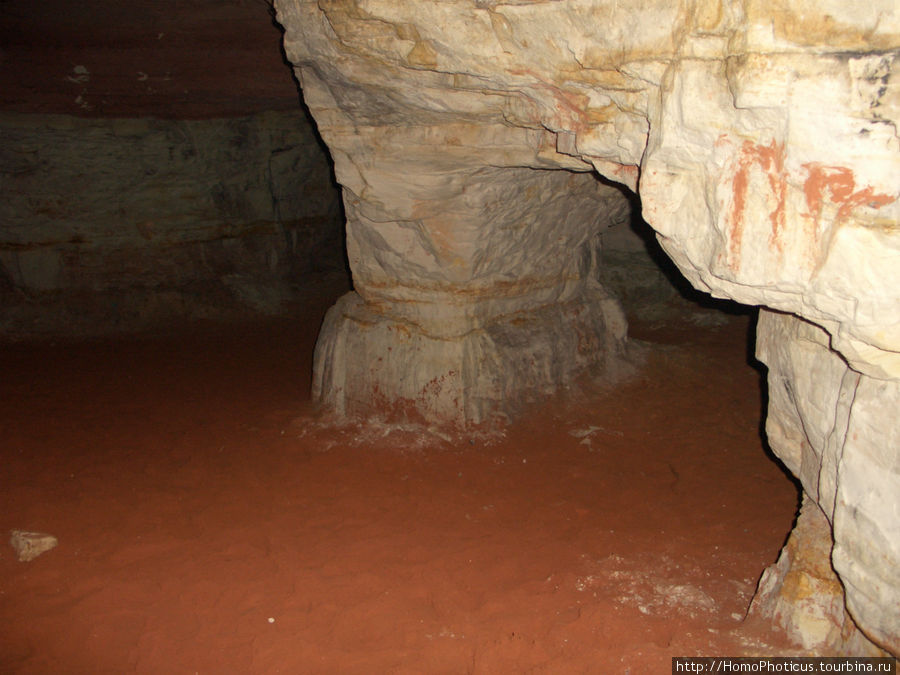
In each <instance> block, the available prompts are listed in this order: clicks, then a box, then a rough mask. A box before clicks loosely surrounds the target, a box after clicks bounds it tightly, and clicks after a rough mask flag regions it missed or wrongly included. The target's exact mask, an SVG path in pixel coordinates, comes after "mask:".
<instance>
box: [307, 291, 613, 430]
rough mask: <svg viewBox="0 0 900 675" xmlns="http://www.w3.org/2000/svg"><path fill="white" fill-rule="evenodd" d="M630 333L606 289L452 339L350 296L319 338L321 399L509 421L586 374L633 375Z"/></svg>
mask: <svg viewBox="0 0 900 675" xmlns="http://www.w3.org/2000/svg"><path fill="white" fill-rule="evenodd" d="M626 330H627V325H626V323H625V318H624V314H623V313H622V310H621V308H620V306H619V304H618V302H617V301H616V300H615V299H613V298H612V297H610V296H609V295H607V294H606V292H605V291H604V290H603V289H602V287H600V286H599V284H591V285H588V286H587V287H586V288H585V289H584V291H583V292H582V293H581V294H580V295H579V296H578V297H576V298H574V299H572V300H570V301H569V302H566V303H561V304H549V305H544V306H542V307H538V308H535V309H532V310H530V311H527V312H526V311H523V312H517V313H514V314H508V315H502V316H499V317H496V318H495V319H493V320H489V321H485V322H483V323H482V324H481V325H479V326H478V327H477V328H474V329H472V330H471V331H468V332H466V333H464V334H462V335H459V336H449V337H448V336H435V335H432V334H429V333H428V332H426V331H425V330H423V329H422V328H421V327H419V326H416V325H415V324H412V323H409V322H407V321H403V320H402V319H399V318H397V316H396V315H392V314H391V313H389V312H385V311H383V309H382V308H381V307H378V306H376V305H371V304H367V303H365V302H364V301H363V299H362V298H361V297H360V296H359V295H358V294H357V293H355V292H354V293H348V294H347V295H345V296H344V297H342V298H341V299H340V300H339V301H338V303H337V304H336V305H335V306H334V307H332V308H331V310H329V312H328V315H327V316H326V319H325V322H324V324H323V327H322V331H321V333H320V334H319V340H318V344H317V347H316V355H315V364H314V382H313V396H314V397H315V398H316V399H318V400H319V401H320V402H321V403H322V404H324V405H325V406H326V407H327V408H328V409H330V410H332V411H333V412H334V413H336V414H338V415H339V416H341V417H354V416H368V417H371V416H377V415H387V416H390V417H397V418H401V419H407V420H413V421H421V422H426V423H428V424H438V425H452V426H457V427H467V426H471V425H482V424H492V423H495V422H505V421H508V420H509V419H511V418H514V417H517V416H518V414H519V413H521V411H522V410H523V408H524V407H526V406H527V405H529V404H531V403H535V402H537V401H539V400H541V399H542V398H544V397H546V396H549V395H550V394H552V393H554V392H556V391H559V390H560V389H564V388H565V387H566V386H568V385H570V384H572V383H573V382H574V381H575V380H576V379H577V378H578V377H579V376H582V375H587V376H595V377H602V378H604V379H610V380H615V379H619V378H621V377H622V376H624V375H625V374H627V373H628V372H629V371H630V369H631V366H630V364H629V360H628V358H627V356H626V339H625V333H626Z"/></svg>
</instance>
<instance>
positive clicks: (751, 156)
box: [729, 140, 787, 269]
mask: <svg viewBox="0 0 900 675" xmlns="http://www.w3.org/2000/svg"><path fill="white" fill-rule="evenodd" d="M754 165H758V166H759V167H760V168H761V169H762V170H763V171H764V172H765V174H766V177H767V179H768V182H769V191H770V193H771V194H772V196H773V198H774V200H775V208H774V209H772V211H771V212H770V213H769V221H770V222H771V224H772V234H771V237H770V239H769V242H770V244H773V245H774V246H775V248H777V249H778V251H781V250H782V241H781V232H782V230H783V229H784V223H785V209H784V202H785V195H786V193H787V179H786V176H785V173H784V144H783V143H777V142H775V141H774V140H773V141H772V142H771V143H769V144H768V145H760V144H757V143H753V142H752V141H744V143H743V145H742V146H741V150H740V156H739V158H738V166H737V171H735V173H734V176H733V177H732V179H731V191H732V194H733V201H732V208H731V217H730V219H729V220H730V221H731V238H730V241H729V253H730V256H729V257H730V259H731V264H732V268H733V269H734V268H735V267H736V266H737V264H738V260H739V257H740V252H741V244H742V240H743V236H744V209H745V208H746V203H747V185H748V183H749V178H750V169H751V168H753V166H754Z"/></svg>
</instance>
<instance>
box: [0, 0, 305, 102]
mask: <svg viewBox="0 0 900 675" xmlns="http://www.w3.org/2000/svg"><path fill="white" fill-rule="evenodd" d="M299 100H300V99H299V93H298V91H297V87H296V83H295V81H294V79H293V77H292V74H291V70H290V68H289V67H288V65H287V64H286V63H285V61H284V59H283V56H282V51H281V31H280V29H279V27H278V26H277V24H276V23H275V22H274V21H273V17H272V11H271V7H270V6H269V4H268V2H266V0H0V110H6V111H18V112H42V113H65V114H73V115H81V116H90V117H123V116H140V117H143V116H151V117H166V118H170V117H179V118H204V117H224V116H232V115H242V114H247V113H251V112H256V111H260V110H273V109H285V108H295V107H298V106H299Z"/></svg>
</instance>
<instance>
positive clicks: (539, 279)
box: [313, 128, 627, 426]
mask: <svg viewBox="0 0 900 675" xmlns="http://www.w3.org/2000/svg"><path fill="white" fill-rule="evenodd" d="M430 131H431V132H432V133H435V131H436V130H430ZM437 131H438V132H441V130H437ZM421 134H422V130H420V129H415V128H413V129H411V130H410V131H409V136H408V137H407V138H405V139H404V138H399V139H398V138H396V137H395V138H393V139H392V142H396V143H398V146H399V148H403V147H409V146H410V145H413V144H414V143H416V142H419V140H420V135H421ZM399 148H398V149H399ZM372 149H374V152H371V150H372ZM397 154H398V155H400V156H394V157H390V156H384V155H380V154H379V152H378V146H377V145H374V144H373V145H372V146H370V157H371V160H370V162H369V163H368V165H367V166H365V167H359V166H358V165H355V166H354V169H356V171H355V172H353V175H354V176H358V177H359V182H353V183H351V182H350V181H346V182H345V183H344V204H345V210H346V213H347V251H348V257H349V262H350V267H351V270H352V272H353V283H354V288H355V291H354V292H352V293H350V294H348V295H347V296H345V297H344V298H342V299H341V300H340V302H338V304H337V305H336V306H335V307H334V308H332V309H331V310H330V312H329V314H328V316H327V318H326V320H325V323H324V325H323V328H322V331H321V333H320V336H319V341H318V345H317V348H316V355H315V364H314V391H313V393H314V395H315V396H316V398H318V399H319V400H320V401H321V402H323V403H325V404H326V405H327V406H328V407H329V408H331V409H333V410H334V411H336V412H337V413H339V414H341V415H373V414H387V415H391V416H397V415H399V416H401V417H404V418H410V419H415V420H420V421H427V422H429V423H449V424H455V425H461V426H466V425H470V424H483V423H489V422H491V421H492V420H493V418H495V417H498V416H499V417H506V416H510V415H514V414H515V413H516V412H517V411H519V410H520V409H521V408H522V406H523V405H525V404H527V403H528V402H530V401H534V400H537V399H539V398H540V397H541V396H545V395H547V394H549V393H552V392H553V391H556V390H558V389H559V388H561V387H564V386H566V385H567V384H569V383H571V382H572V381H573V379H574V378H576V377H577V376H578V375H580V374H586V373H589V372H593V373H595V374H596V373H598V372H601V371H610V370H615V369H616V367H617V361H618V360H619V359H620V357H621V356H622V352H623V349H624V340H625V330H626V326H625V321H624V316H623V315H622V313H621V310H620V309H619V306H618V303H617V302H616V301H615V300H614V299H612V298H611V297H609V296H607V294H606V293H605V292H604V290H603V289H602V287H601V286H600V285H599V283H598V282H597V281H596V276H597V271H596V260H597V246H598V239H599V234H600V233H601V232H602V230H603V228H604V227H606V226H607V225H608V224H609V223H610V222H612V221H613V220H616V219H621V218H623V217H625V215H626V212H627V204H626V202H625V200H624V198H623V197H622V195H621V193H620V192H619V191H617V190H616V189H614V188H611V187H608V186H605V185H603V184H602V183H600V182H599V181H598V180H597V179H596V178H595V177H594V176H592V175H590V174H587V173H575V172H570V171H550V170H545V169H532V168H512V167H490V166H478V165H475V166H471V165H470V166H463V165H462V164H461V163H459V162H452V161H449V160H445V161H443V162H438V163H437V165H436V162H435V161H434V159H432V158H422V157H416V156H414V155H409V156H406V157H403V156H402V153H400V152H398V153H397ZM372 155H374V156H372ZM346 161H349V160H346ZM340 173H341V174H342V175H346V174H347V173H351V172H350V170H349V169H345V168H343V167H342V168H341V169H340Z"/></svg>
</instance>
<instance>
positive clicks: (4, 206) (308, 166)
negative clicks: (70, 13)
mask: <svg viewBox="0 0 900 675" xmlns="http://www.w3.org/2000/svg"><path fill="white" fill-rule="evenodd" d="M0 141H2V142H0V189H2V192H3V200H2V201H0V222H2V224H3V227H2V229H0V294H2V295H3V298H4V302H3V304H2V312H0V325H2V328H3V330H4V331H5V332H9V333H17V334H21V333H22V332H28V331H33V332H42V330H41V328H42V329H43V332H47V331H50V332H52V331H53V330H54V329H57V330H63V331H72V330H77V329H78V327H77V325H76V324H77V321H78V319H77V318H75V317H72V316H68V313H67V312H61V311H60V309H59V307H57V306H63V307H71V308H73V309H74V310H75V314H76V315H81V316H82V317H84V318H85V319H87V320H89V321H90V322H91V324H92V326H86V327H85V329H88V328H94V329H97V330H99V329H100V328H101V327H102V326H105V325H107V324H109V323H110V322H111V321H113V319H115V320H116V321H118V322H119V323H120V324H139V323H141V321H142V318H154V317H155V318H160V317H162V316H165V315H166V314H185V315H190V314H192V313H196V312H197V311H198V307H200V306H201V305H202V304H203V301H204V298H205V301H206V304H207V305H208V306H209V308H208V311H213V307H212V306H213V305H218V306H220V307H222V306H223V305H228V304H232V305H234V304H244V305H248V306H250V307H251V308H252V309H255V310H263V311H275V310H277V309H278V307H279V305H280V303H281V302H283V301H284V300H285V299H288V298H289V296H290V289H289V288H288V285H289V283H290V282H291V281H292V280H296V279H298V278H299V276H300V275H301V274H302V273H304V272H306V271H308V270H309V269H310V268H311V267H314V266H319V267H327V266H329V265H331V266H334V267H340V266H341V265H342V260H341V256H342V253H341V247H340V244H339V241H340V233H341V225H340V203H339V197H338V195H337V193H336V191H335V190H334V189H333V187H332V184H331V180H330V175H331V173H330V168H329V165H328V162H327V159H326V156H325V153H324V152H323V151H322V149H321V147H320V145H319V144H318V142H317V140H316V138H315V136H314V133H313V130H312V128H311V127H310V125H309V124H308V122H307V120H306V118H305V116H304V114H303V113H302V112H300V111H299V110H298V111H293V112H269V113H262V114H258V115H252V116H249V117H240V118H229V119H214V120H198V121H167V120H152V119H116V120H108V119H94V120H83V119H78V118H74V117H68V116H49V115H24V114H23V115H19V114H12V113H6V114H2V115H0ZM328 253H330V256H331V257H330V258H329V257H328ZM3 286H5V289H4V288H2V287H3ZM101 297H103V298H106V300H104V301H102V302H99V303H97V302H93V306H95V307H96V306H98V304H99V306H100V307H105V308H106V309H108V310H109V311H108V312H105V313H104V312H102V311H100V310H99V309H97V310H90V311H88V310H87V309H86V307H85V303H86V301H87V299H89V298H94V299H96V298H101ZM113 304H115V305H116V308H115V309H113V307H112V305H113ZM51 306H53V307H55V308H56V309H55V311H50V309H51ZM112 315H115V316H114V317H113V316H112ZM54 319H56V320H57V323H60V324H61V325H59V326H54V324H53V320H54ZM73 321H74V322H75V323H74V324H73ZM38 324H40V325H38Z"/></svg>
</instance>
